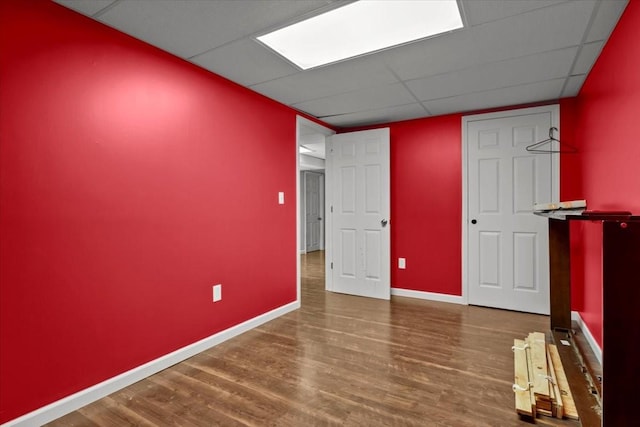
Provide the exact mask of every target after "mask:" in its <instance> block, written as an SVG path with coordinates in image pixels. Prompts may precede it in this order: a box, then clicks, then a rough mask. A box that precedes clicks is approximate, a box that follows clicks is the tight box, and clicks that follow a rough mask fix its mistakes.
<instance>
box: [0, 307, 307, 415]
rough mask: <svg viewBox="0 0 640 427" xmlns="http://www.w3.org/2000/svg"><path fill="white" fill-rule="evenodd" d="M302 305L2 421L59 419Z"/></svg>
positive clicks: (277, 311)
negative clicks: (9, 419)
mask: <svg viewBox="0 0 640 427" xmlns="http://www.w3.org/2000/svg"><path fill="white" fill-rule="evenodd" d="M298 308H300V301H294V302H291V303H289V304H285V305H283V306H282V307H278V308H276V309H274V310H271V311H269V312H267V313H264V314H262V315H260V316H257V317H254V318H253V319H249V320H247V321H245V322H242V323H240V324H238V325H236V326H232V327H231V328H229V329H225V330H224V331H221V332H218V333H217V334H214V335H211V336H210V337H207V338H204V339H202V340H200V341H197V342H195V343H193V344H190V345H188V346H186V347H183V348H181V349H179V350H176V351H174V352H172V353H169V354H166V355H164V356H162V357H159V358H158V359H155V360H152V361H150V362H148V363H145V364H144V365H140V366H138V367H137V368H133V369H131V370H130V371H127V372H124V373H122V374H120V375H117V376H115V377H113V378H110V379H108V380H106V381H103V382H101V383H98V384H96V385H93V386H91V387H89V388H87V389H84V390H81V391H79V392H77V393H74V394H72V395H70V396H67V397H65V398H63V399H60V400H58V401H56V402H53V403H51V404H49V405H47V406H43V407H42V408H39V409H36V410H35V411H33V412H29V413H28V414H25V415H22V416H21V417H18V418H15V419H13V420H11V421H8V422H6V423H5V424H2V427H9V426H11V427H30V426H35V425H38V426H39V425H42V424H46V423H48V422H50V421H53V420H55V419H57V418H60V417H62V416H64V415H66V414H68V413H70V412H73V411H75V410H77V409H80V408H82V407H83V406H86V405H88V404H89V403H92V402H95V401H96V400H98V399H101V398H103V397H105V396H108V395H109V394H111V393H114V392H116V391H118V390H120V389H122V388H124V387H127V386H129V385H131V384H133V383H135V382H138V381H140V380H142V379H144V378H147V377H148V376H150V375H153V374H155V373H157V372H160V371H162V370H163V369H166V368H168V367H169V366H172V365H175V364H176V363H179V362H182V361H183V360H185V359H188V358H189V357H192V356H194V355H196V354H198V353H201V352H203V351H205V350H207V349H209V348H211V347H214V346H216V345H218V344H220V343H222V342H224V341H227V340H229V339H231V338H233V337H235V336H238V335H240V334H242V333H244V332H247V331H249V330H251V329H253V328H255V327H258V326H260V325H262V324H263V323H266V322H268V321H270V320H273V319H275V318H277V317H280V316H282V315H284V314H287V313H289V312H290V311H293V310H296V309H298Z"/></svg>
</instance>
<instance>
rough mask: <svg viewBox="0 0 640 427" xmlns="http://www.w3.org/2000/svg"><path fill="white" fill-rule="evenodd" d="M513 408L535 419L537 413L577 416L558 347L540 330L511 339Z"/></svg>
mask: <svg viewBox="0 0 640 427" xmlns="http://www.w3.org/2000/svg"><path fill="white" fill-rule="evenodd" d="M512 349H513V358H514V365H515V381H514V384H513V391H514V393H515V397H516V412H517V413H518V414H520V415H521V416H526V417H530V418H532V419H533V420H534V422H535V419H536V416H537V415H538V414H540V415H546V416H549V417H556V418H563V417H566V418H571V419H575V420H577V419H578V412H577V410H576V407H575V404H574V402H573V397H572V396H571V390H570V389H569V384H568V382H567V377H566V376H565V373H564V368H563V367H562V361H561V360H560V355H559V354H558V349H557V348H556V346H555V345H553V344H547V343H546V339H545V335H544V334H543V333H542V332H532V333H530V334H529V335H528V336H527V337H526V338H525V339H524V340H519V339H516V340H513V347H512Z"/></svg>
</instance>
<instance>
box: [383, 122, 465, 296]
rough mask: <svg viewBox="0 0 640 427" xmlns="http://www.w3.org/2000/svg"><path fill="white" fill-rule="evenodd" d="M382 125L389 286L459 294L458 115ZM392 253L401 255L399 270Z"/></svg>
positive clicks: (459, 148)
mask: <svg viewBox="0 0 640 427" xmlns="http://www.w3.org/2000/svg"><path fill="white" fill-rule="evenodd" d="M388 126H389V127H390V128H391V220H392V228H391V260H392V261H391V286H393V287H394V288H403V289H411V290H417V291H424V292H435V293H442V294H450V295H461V292H462V279H461V273H460V272H461V269H462V264H461V262H462V261H461V256H460V255H461V251H462V246H461V239H462V228H461V223H462V145H461V140H462V116H461V115H460V114H452V115H448V116H440V117H434V118H426V119H420V120H411V121H406V122H398V123H391V124H389V125H388ZM398 257H402V258H406V259H407V268H406V269H405V270H400V269H398V265H397V261H396V260H397V259H398Z"/></svg>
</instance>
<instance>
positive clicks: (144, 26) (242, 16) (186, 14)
mask: <svg viewBox="0 0 640 427" xmlns="http://www.w3.org/2000/svg"><path fill="white" fill-rule="evenodd" d="M328 3H329V2H328V1H326V0H300V1H286V0H271V1H259V0H234V1H210V0H189V1H140V0H122V1H121V2H119V3H118V4H116V5H115V6H114V7H112V8H111V9H109V10H108V11H106V12H105V13H104V14H102V15H100V17H99V19H100V20H101V21H103V22H105V23H107V24H109V25H110V26H112V27H114V28H116V29H118V30H120V31H124V32H126V33H128V34H130V35H132V36H134V37H137V38H139V39H142V40H145V41H147V42H149V43H151V44H153V45H154V46H157V47H159V48H161V49H164V50H166V51H168V52H171V53H173V54H176V55H178V56H180V57H181V58H189V57H191V56H193V55H196V54H200V53H203V52H206V51H207V50H209V49H213V48H215V47H218V46H221V45H223V44H225V43H228V42H231V41H234V40H236V39H238V38H240V37H243V36H247V35H250V34H254V33H256V32H259V31H265V30H267V29H270V28H272V27H273V26H275V25H280V24H282V23H283V22H288V21H290V20H292V19H293V18H295V17H296V16H300V15H303V14H306V13H308V12H310V11H313V10H317V9H319V8H323V7H326V6H327V4H328Z"/></svg>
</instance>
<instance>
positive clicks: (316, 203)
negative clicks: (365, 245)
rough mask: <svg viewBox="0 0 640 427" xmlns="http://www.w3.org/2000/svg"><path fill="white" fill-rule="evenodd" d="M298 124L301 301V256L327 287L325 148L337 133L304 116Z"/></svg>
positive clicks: (307, 268)
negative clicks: (325, 274) (325, 275)
mask: <svg viewBox="0 0 640 427" xmlns="http://www.w3.org/2000/svg"><path fill="white" fill-rule="evenodd" d="M296 125H297V127H296V129H297V132H296V133H297V138H296V139H297V144H296V159H297V162H296V164H297V167H296V199H297V207H298V215H297V227H296V229H297V240H296V241H297V242H298V245H297V253H296V257H297V297H298V302H301V284H302V273H303V268H302V267H303V266H302V265H301V259H303V260H304V262H305V264H304V271H305V275H308V274H311V275H313V276H315V280H316V281H318V280H321V282H322V283H321V286H322V289H324V288H325V280H324V271H325V265H324V264H325V257H324V249H325V242H326V239H325V228H326V227H325V218H326V215H325V203H324V201H325V199H326V192H327V191H328V189H327V188H326V186H325V179H324V178H325V175H324V174H325V157H326V156H325V147H326V138H327V137H329V136H331V135H333V134H335V132H334V131H333V130H331V129H329V128H326V127H324V126H322V125H319V124H317V123H315V122H313V121H311V120H308V119H306V118H304V117H301V116H297V121H296ZM320 272H321V273H323V274H322V275H321V276H322V277H319V276H318V274H319V273H320ZM305 277H306V276H305Z"/></svg>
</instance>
